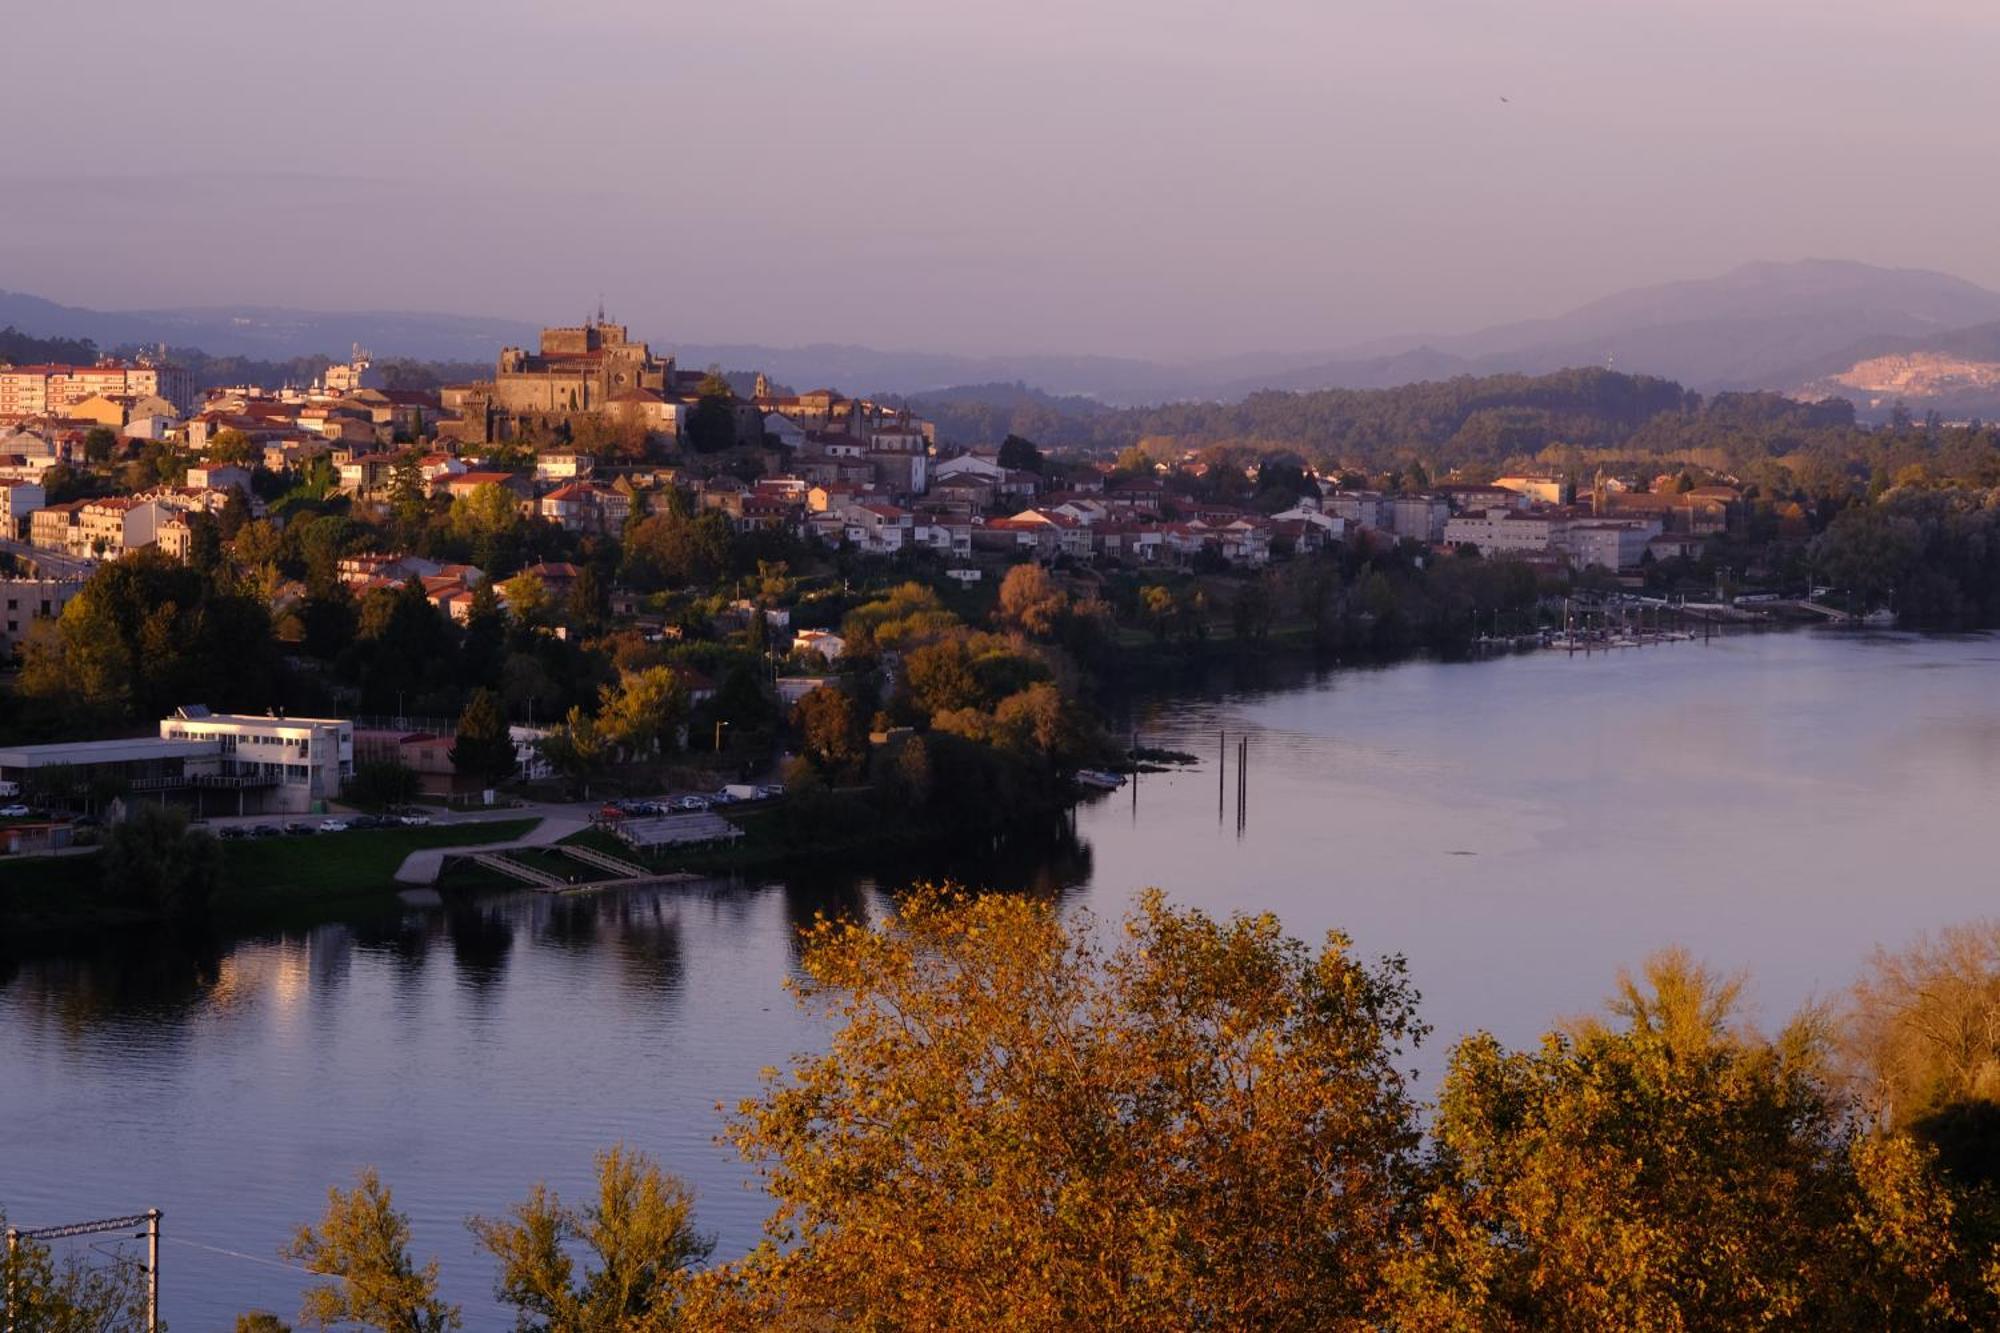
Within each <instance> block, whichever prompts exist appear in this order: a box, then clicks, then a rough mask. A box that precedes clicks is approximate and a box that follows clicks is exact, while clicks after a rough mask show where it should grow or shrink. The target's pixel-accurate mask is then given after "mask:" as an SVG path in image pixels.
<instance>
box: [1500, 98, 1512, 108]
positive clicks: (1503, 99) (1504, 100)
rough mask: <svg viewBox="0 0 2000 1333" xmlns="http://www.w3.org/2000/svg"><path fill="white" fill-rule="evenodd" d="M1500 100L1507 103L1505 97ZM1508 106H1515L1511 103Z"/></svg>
mask: <svg viewBox="0 0 2000 1333" xmlns="http://www.w3.org/2000/svg"><path fill="white" fill-rule="evenodd" d="M1500 100H1501V101H1503V102H1506V101H1507V99H1506V98H1504V97H1503V98H1501V99H1500ZM1508 105H1509V106H1512V105H1513V103H1511V102H1508Z"/></svg>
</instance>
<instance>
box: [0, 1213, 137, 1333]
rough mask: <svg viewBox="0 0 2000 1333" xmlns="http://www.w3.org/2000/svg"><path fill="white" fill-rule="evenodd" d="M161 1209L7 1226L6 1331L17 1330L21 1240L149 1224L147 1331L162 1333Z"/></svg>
mask: <svg viewBox="0 0 2000 1333" xmlns="http://www.w3.org/2000/svg"><path fill="white" fill-rule="evenodd" d="M161 1216H162V1214H161V1212H160V1210H159V1209H157V1208H148V1209H147V1210H146V1211H145V1212H143V1213H135V1214H133V1215H131V1216H129V1217H107V1218H104V1219H103V1220H101V1221H97V1222H73V1223H69V1224H66V1225H63V1226H53V1227H36V1228H34V1229H33V1230H29V1231H23V1230H22V1229H21V1228H19V1227H8V1228H7V1326H6V1333H14V1261H15V1259H16V1257H17V1256H18V1255H19V1253H20V1249H21V1242H22V1241H23V1240H24V1239H25V1240H60V1239H64V1238H66V1237H69V1236H95V1235H101V1234H103V1233H105V1232H108V1231H130V1230H131V1229H132V1228H133V1227H135V1226H138V1225H140V1224H141V1223H143V1224H145V1228H146V1229H145V1231H143V1232H141V1233H139V1234H140V1236H142V1237H143V1238H144V1239H145V1242H146V1330H145V1333H159V1329H160V1218H161Z"/></svg>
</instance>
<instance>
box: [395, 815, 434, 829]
mask: <svg viewBox="0 0 2000 1333" xmlns="http://www.w3.org/2000/svg"><path fill="white" fill-rule="evenodd" d="M402 824H403V827H404V828H429V827H430V826H431V817H430V816H429V815H404V816H403V819H402Z"/></svg>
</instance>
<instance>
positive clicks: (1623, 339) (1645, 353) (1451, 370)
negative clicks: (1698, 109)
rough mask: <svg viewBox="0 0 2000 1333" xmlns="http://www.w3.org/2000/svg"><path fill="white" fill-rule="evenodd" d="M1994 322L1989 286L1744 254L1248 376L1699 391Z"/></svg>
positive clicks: (1765, 382)
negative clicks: (1541, 377)
mask: <svg viewBox="0 0 2000 1333" xmlns="http://www.w3.org/2000/svg"><path fill="white" fill-rule="evenodd" d="M1993 320H2000V292H1992V291H1988V290H1987V289H1985V288H1983V287H1980V286H1977V285H1975V284H1973V283H1970V282H1966V281H1964V280H1963V279H1960V278H1955V277H1952V276H1951V275H1949V274H1944V273H1935V272H1931V271H1928V270H1924V269H1889V268H1877V267H1874V266H1872V265H1868V264H1857V263H1852V262H1848V261H1844V260H1821V259H1813V260H1803V261H1800V262H1797V263H1789V264H1775V263H1756V264H1745V265H1742V266H1741V267H1738V268H1735V269H1731V270H1730V271H1729V272H1727V273H1724V274H1721V275H1720V276H1717V277H1713V278H1702V279H1696V280H1692V281H1687V282H1673V283H1665V284H1662V285H1659V286H1655V287H1641V288H1634V289H1632V290H1629V291H1624V292H1618V293H1615V294H1613V295H1611V296H1607V297H1604V298H1602V299H1600V300H1597V301H1593V302H1591V303H1589V304H1588V305H1584V306H1580V307H1578V308H1577V309H1575V310H1572V311H1570V312H1568V313H1567V314H1563V315H1558V316H1555V317H1553V318H1549V319H1534V320H1524V321H1522V322H1519V323H1514V324H1504V325H1500V326H1497V327H1494V328H1490V329H1483V330H1481V331H1479V332H1477V333H1471V334H1465V335H1462V336H1458V337H1446V338H1432V339H1420V340H1413V341H1412V342H1411V343H1409V344H1406V345H1400V346H1399V345H1395V344H1388V345H1386V346H1385V345H1381V344H1378V345H1377V347H1376V348H1374V349H1370V350H1372V351H1373V352H1374V353H1375V354H1374V355H1370V356H1355V355H1352V354H1350V355H1349V356H1346V357H1342V358H1338V359H1332V360H1329V361H1327V362H1325V363H1322V364H1320V365H1317V366H1310V367H1305V368H1302V369H1299V370H1295V371H1293V372H1291V373H1290V374H1287V375H1283V376H1276V377H1269V376H1267V377H1261V378H1259V377H1251V378H1247V379H1244V380H1239V381H1237V382H1236V383H1235V384H1232V385H1230V386H1228V388H1229V392H1226V393H1225V394H1224V395H1222V396H1225V397H1226V396H1233V395H1234V394H1238V393H1247V392H1251V391H1253V390H1255V389H1258V388H1285V389H1320V388H1378V387H1384V386H1386V385H1388V384H1392V383H1402V382H1406V381H1407V380H1408V379H1410V378H1412V377H1413V376H1412V373H1411V372H1413V371H1416V372H1421V373H1420V374H1419V375H1417V376H1416V377H1419V378H1424V377H1429V378H1435V377H1437V376H1442V375H1453V374H1492V373H1497V372H1502V371H1521V372H1526V373H1531V374H1538V373H1542V372H1545V371H1550V370H1559V369H1562V368H1564V367H1567V366H1590V365H1596V366H1610V367H1612V368H1614V369H1618V370H1630V371H1633V372H1635V373H1641V374H1648V375H1661V376H1665V377H1666V378H1669V379H1674V380H1678V381H1680V382H1681V383H1682V384H1685V385H1687V386H1688V387H1690V388H1693V389H1698V390H1701V391H1703V392H1714V391H1716V390H1723V389H1778V390H1786V389H1790V388H1793V387H1795V386H1796V385H1798V384H1799V383H1801V382H1802V379H1803V378H1804V377H1802V376H1801V374H1800V369H1801V367H1803V366H1807V365H1815V364H1818V363H1821V362H1823V361H1824V360H1825V359H1826V358H1828V357H1829V356H1831V355H1833V354H1836V353H1839V352H1842V351H1844V350H1846V349H1848V348H1851V347H1854V346H1855V345H1856V344H1858V343H1861V342H1862V341H1863V340H1868V339H1883V338H1922V337H1925V336H1930V335H1937V334H1942V333H1946V332H1949V331H1952V330H1956V329H1960V328H1963V327H1966V326H1968V325H1974V324H1983V323H1986V322H1988V321H1993Z"/></svg>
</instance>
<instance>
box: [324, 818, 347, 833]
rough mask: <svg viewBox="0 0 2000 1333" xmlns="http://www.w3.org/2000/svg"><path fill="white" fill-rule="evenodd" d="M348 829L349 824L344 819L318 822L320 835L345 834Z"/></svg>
mask: <svg viewBox="0 0 2000 1333" xmlns="http://www.w3.org/2000/svg"><path fill="white" fill-rule="evenodd" d="M349 827H350V826H349V824H348V823H347V821H346V820H344V819H322V820H320V822H319V831H320V832H321V833H345V832H347V830H348V828H349Z"/></svg>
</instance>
